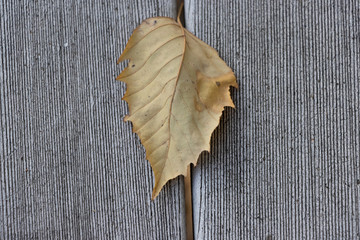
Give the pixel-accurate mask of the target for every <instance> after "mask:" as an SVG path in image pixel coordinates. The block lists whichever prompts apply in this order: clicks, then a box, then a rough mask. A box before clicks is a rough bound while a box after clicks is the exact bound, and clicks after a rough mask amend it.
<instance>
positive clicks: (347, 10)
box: [185, 0, 360, 239]
mask: <svg viewBox="0 0 360 240" xmlns="http://www.w3.org/2000/svg"><path fill="white" fill-rule="evenodd" d="M359 16H360V2H359V1H355V0H349V1H335V0H334V1H325V0H322V1H290V2H287V3H284V2H283V1H240V0H234V1H215V0H211V1H207V0H198V1H194V0H187V1H186V2H185V21H186V27H187V28H188V29H189V30H190V31H192V32H194V33H195V35H196V36H198V37H199V38H200V39H203V40H204V41H205V42H207V43H208V44H210V45H211V46H213V47H214V48H215V49H217V50H218V51H219V54H220V56H221V57H223V58H224V59H225V61H226V62H227V63H229V65H230V66H231V67H232V68H233V69H234V72H235V74H236V76H237V79H238V83H239V86H240V87H239V89H238V90H232V96H233V98H234V101H235V105H236V106H237V109H236V110H233V109H226V110H225V113H224V116H223V117H222V120H221V123H220V127H219V128H218V129H217V130H216V131H215V133H214V135H213V139H212V151H211V153H210V154H203V155H202V158H201V160H200V163H199V165H198V166H197V167H196V168H195V170H194V172H193V181H194V182H193V194H194V205H193V210H194V224H195V226H194V231H195V238H196V239H248V238H251V239H252V238H254V239H358V238H359V237H360V220H359V219H360V218H359V215H360V212H359V209H360V206H359V205H360V199H359V195H360V161H359V160H360V72H359V71H360V51H359V49H360V34H359V29H360V18H359Z"/></svg>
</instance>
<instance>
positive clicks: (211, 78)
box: [117, 17, 237, 199]
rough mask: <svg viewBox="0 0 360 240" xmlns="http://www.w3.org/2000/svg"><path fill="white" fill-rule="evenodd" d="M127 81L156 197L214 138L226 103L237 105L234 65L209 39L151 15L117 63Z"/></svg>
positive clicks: (132, 116)
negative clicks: (231, 89) (122, 63)
mask: <svg viewBox="0 0 360 240" xmlns="http://www.w3.org/2000/svg"><path fill="white" fill-rule="evenodd" d="M125 59H129V60H130V62H129V65H128V67H127V68H125V69H124V71H123V72H122V73H121V74H120V75H119V76H118V78H117V79H118V80H121V81H123V82H125V83H126V84H127V91H126V93H125V95H124V97H123V99H124V100H125V101H126V102H128V104H129V112H130V113H129V115H128V116H126V117H125V121H131V122H132V123H133V131H134V132H136V133H137V134H138V135H139V137H140V140H141V142H142V144H143V145H144V147H145V149H146V158H147V159H148V160H149V162H150V164H151V166H152V168H153V171H154V174H155V187H154V190H153V194H152V198H153V199H154V198H155V197H156V196H157V195H158V194H159V192H160V190H161V188H162V187H163V186H164V184H165V183H166V182H167V181H168V180H170V179H172V178H175V177H177V176H178V175H180V174H182V175H186V169H187V166H188V165H189V164H190V163H193V164H195V165H196V162H197V159H198V156H199V154H200V153H201V152H202V151H204V150H206V151H210V138H211V134H212V132H213V131H214V129H215V128H216V127H217V126H218V124H219V119H220V116H221V114H222V111H223V110H224V107H225V106H230V107H235V106H234V104H233V102H232V100H231V97H230V92H229V87H230V86H234V87H237V83H236V79H235V76H234V74H233V72H232V70H231V69H230V68H229V67H228V66H227V65H226V63H225V62H224V61H223V60H222V59H221V58H220V57H219V56H218V53H217V52H216V51H215V50H214V49H213V48H212V47H210V46H209V45H207V44H206V43H204V42H202V41H201V40H199V39H198V38H196V37H195V36H194V35H193V34H191V33H190V32H189V31H187V30H186V29H185V28H183V27H182V25H181V23H178V22H176V21H175V20H173V19H171V18H165V17H157V18H150V19H147V20H145V21H143V22H142V23H141V25H140V26H139V27H138V28H136V29H135V31H134V33H133V34H132V36H131V38H130V40H129V42H128V43H127V45H126V48H125V50H124V52H123V53H122V55H121V56H120V58H119V60H118V63H119V62H120V61H123V60H125Z"/></svg>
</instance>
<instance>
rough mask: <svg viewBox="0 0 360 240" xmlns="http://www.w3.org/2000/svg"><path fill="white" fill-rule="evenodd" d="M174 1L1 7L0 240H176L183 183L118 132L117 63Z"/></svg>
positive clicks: (120, 87)
mask: <svg viewBox="0 0 360 240" xmlns="http://www.w3.org/2000/svg"><path fill="white" fill-rule="evenodd" d="M158 15H165V16H170V17H175V16H176V1H175V0H174V1H167V0H150V1H140V0H137V1H133V0H126V1H115V0H114V1H90V2H82V1H58V0H55V1H7V0H2V1H1V2H0V27H1V29H0V41H1V44H0V45H1V46H0V51H1V52H0V58H1V62H0V112H1V117H0V129H1V132H0V239H115V238H117V239H184V238H185V222H184V196H183V180H182V179H181V178H178V179H176V180H173V181H171V182H170V184H168V185H166V187H165V189H164V190H163V191H162V193H161V194H160V196H159V197H158V198H157V199H156V200H155V201H151V192H152V188H153V174H152V171H151V168H150V165H149V163H148V162H147V161H146V160H145V153H144V149H143V147H142V146H141V144H140V141H139V140H138V138H137V137H136V135H135V134H134V133H132V131H131V125H130V124H129V123H124V122H123V117H124V115H126V114H127V105H126V103H125V102H124V101H122V100H121V97H122V95H123V94H124V91H125V85H124V84H123V83H120V82H118V81H115V77H116V76H117V75H118V74H119V73H120V71H121V70H122V69H123V68H124V67H125V64H121V66H118V65H116V60H117V58H118V57H119V56H120V53H121V51H122V50H123V49H124V48H125V44H126V42H127V40H128V39H129V37H130V34H131V33H132V31H133V30H134V29H135V27H136V26H137V25H138V24H140V23H141V21H142V20H143V19H145V18H148V17H153V16H158Z"/></svg>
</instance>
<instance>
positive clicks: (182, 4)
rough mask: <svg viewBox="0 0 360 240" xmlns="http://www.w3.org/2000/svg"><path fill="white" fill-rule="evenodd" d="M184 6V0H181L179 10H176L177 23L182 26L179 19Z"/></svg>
mask: <svg viewBox="0 0 360 240" xmlns="http://www.w3.org/2000/svg"><path fill="white" fill-rule="evenodd" d="M183 8H184V1H181V4H180V7H179V11H178V15H177V18H176V19H177V23H178V24H180V26H181V27H183V25H182V24H181V21H180V16H181V13H182V10H183Z"/></svg>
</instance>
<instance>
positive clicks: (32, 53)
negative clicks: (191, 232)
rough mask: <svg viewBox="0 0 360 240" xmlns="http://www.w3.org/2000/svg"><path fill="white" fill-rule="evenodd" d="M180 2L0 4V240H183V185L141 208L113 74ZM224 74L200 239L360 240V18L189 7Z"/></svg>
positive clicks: (132, 149) (254, 6)
mask: <svg viewBox="0 0 360 240" xmlns="http://www.w3.org/2000/svg"><path fill="white" fill-rule="evenodd" d="M158 15H164V16H170V17H174V16H175V15H176V4H175V1H168V0H158V1H156V0H150V1H140V0H137V1H132V0H131V1H130V0H126V1H86V2H85V1H83V2H81V1H59V0H55V1H52V2H49V1H15V0H11V1H6V0H2V1H0V113H1V115H0V239H99V238H102V239H184V238H185V229H184V226H185V223H184V201H183V190H182V188H183V182H182V178H178V179H176V180H172V181H171V182H170V183H169V184H167V185H166V187H165V189H164V190H163V191H162V192H161V193H160V195H159V197H158V198H157V199H156V200H155V201H151V200H150V199H151V191H152V187H153V175H152V172H151V168H150V165H149V164H148V162H147V161H145V153H144V149H143V147H142V146H141V144H140V142H139V140H138V138H137V137H136V135H135V134H133V133H132V131H131V125H130V124H129V123H124V122H123V121H122V119H123V117H124V115H126V114H127V106H126V103H125V102H124V101H121V97H122V95H123V93H124V90H125V85H124V84H122V83H120V82H117V81H115V80H114V79H115V77H116V75H117V74H118V73H119V72H120V71H121V70H122V68H123V67H124V66H125V64H122V65H121V66H117V65H115V62H116V59H117V57H118V56H119V55H120V53H121V51H122V50H123V49H124V47H125V43H126V42H127V40H128V38H129V37H130V34H131V33H132V31H133V30H134V29H135V27H136V26H137V25H138V24H139V23H140V22H141V21H142V20H143V19H145V18H147V17H152V16H158ZM185 22H186V23H185V24H186V27H187V28H188V29H189V30H191V31H192V32H194V33H195V34H196V35H197V36H198V37H199V38H200V39H202V40H204V41H205V42H207V43H209V44H210V45H212V46H213V47H214V48H215V49H217V50H218V51H219V53H220V56H221V57H223V58H224V59H225V61H226V62H227V63H228V64H229V65H230V66H231V67H232V68H233V69H234V72H235V74H236V76H237V79H238V83H239V86H240V88H239V89H238V90H234V89H233V90H232V96H233V98H234V102H235V105H236V106H237V109H235V110H233V109H230V108H229V109H226V111H225V113H224V117H223V118H222V120H221V124H220V127H219V128H218V129H217V130H216V132H215V133H214V135H213V140H212V152H211V153H210V154H207V153H204V154H203V155H202V157H201V160H200V163H199V165H198V166H197V167H196V168H195V169H194V171H193V197H194V199H193V204H194V205H193V209H194V227H195V237H196V239H248V238H254V239H267V240H270V239H359V238H360V220H359V215H360V199H359V194H360V161H359V159H360V2H359V1H357V0H353V1H350V0H346V1H325V0H322V1H320V0H319V1H295V0H294V1H287V2H286V3H285V2H284V1H245V0H244V1H240V0H236V1H235V0H234V1H230V0H226V1H215V0H211V1H207V0H197V1H195V0H186V1H185Z"/></svg>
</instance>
